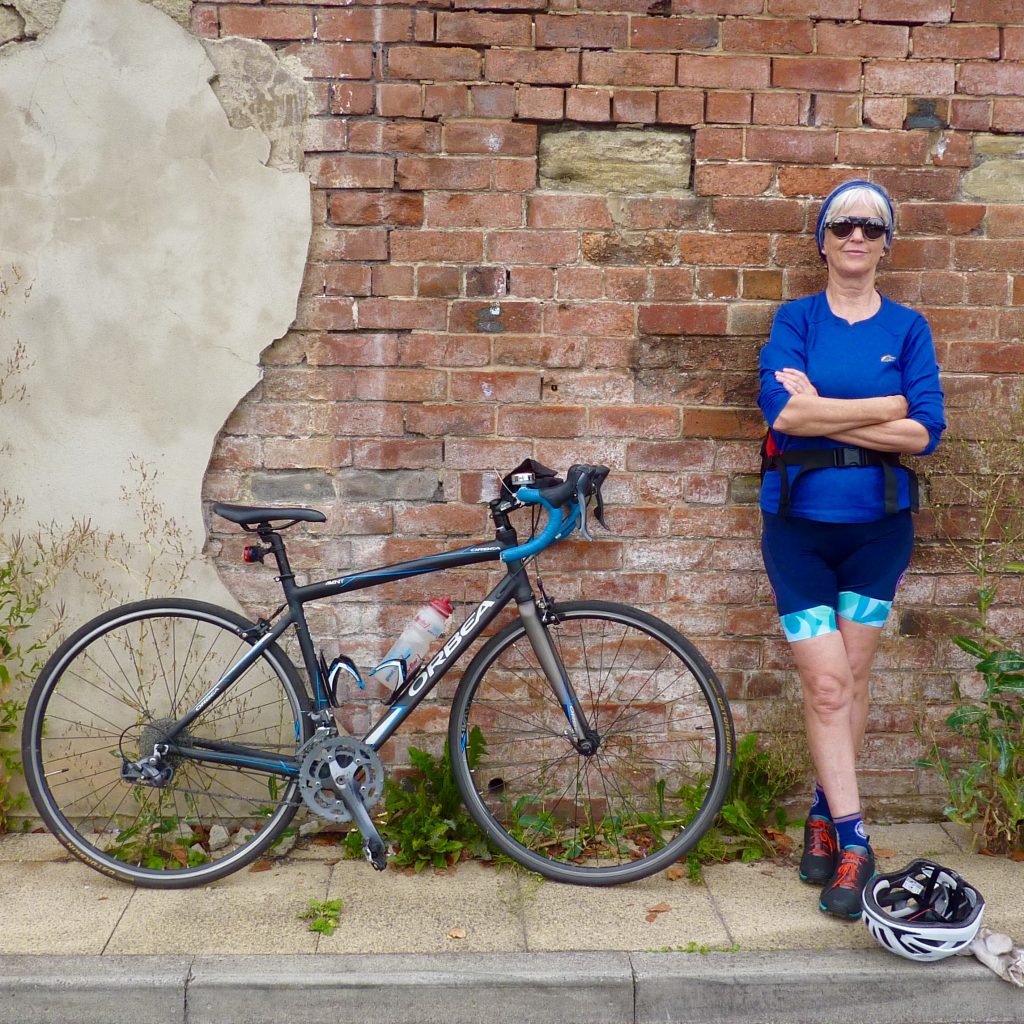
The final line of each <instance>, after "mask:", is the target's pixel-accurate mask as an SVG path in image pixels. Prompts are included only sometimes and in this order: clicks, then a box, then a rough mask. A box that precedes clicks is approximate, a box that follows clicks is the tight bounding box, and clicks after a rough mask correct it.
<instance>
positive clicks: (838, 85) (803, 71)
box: [771, 57, 861, 92]
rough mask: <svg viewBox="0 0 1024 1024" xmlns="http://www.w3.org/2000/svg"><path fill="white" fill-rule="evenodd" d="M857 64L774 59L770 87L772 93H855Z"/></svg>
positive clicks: (787, 58)
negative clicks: (773, 89) (777, 91)
mask: <svg viewBox="0 0 1024 1024" xmlns="http://www.w3.org/2000/svg"><path fill="white" fill-rule="evenodd" d="M860 72H861V65H860V61H859V60H836V59H834V58H833V59H826V58H824V57H775V58H774V59H773V60H772V76H771V77H772V80H771V84H772V86H773V87H775V88H776V89H812V90H815V91H819V90H824V91H827V92H859V91H860Z"/></svg>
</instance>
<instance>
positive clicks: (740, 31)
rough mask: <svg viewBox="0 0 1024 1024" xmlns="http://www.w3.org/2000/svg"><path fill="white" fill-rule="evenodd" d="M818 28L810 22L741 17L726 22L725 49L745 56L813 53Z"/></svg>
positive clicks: (804, 20)
mask: <svg viewBox="0 0 1024 1024" xmlns="http://www.w3.org/2000/svg"><path fill="white" fill-rule="evenodd" d="M813 36H814V28H813V25H812V24H811V22H810V20H808V19H803V18H801V19H799V20H793V21H790V20H786V21H782V20H777V19H775V18H737V19H735V20H730V21H726V22H723V23H722V49H723V50H740V51H742V52H745V53H757V54H763V53H810V52H811V50H812V49H813V48H814V39H813Z"/></svg>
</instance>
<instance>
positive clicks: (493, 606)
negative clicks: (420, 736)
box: [363, 574, 522, 750]
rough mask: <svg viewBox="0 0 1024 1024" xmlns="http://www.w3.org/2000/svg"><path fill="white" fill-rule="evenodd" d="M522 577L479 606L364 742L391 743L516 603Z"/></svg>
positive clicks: (506, 582)
mask: <svg viewBox="0 0 1024 1024" xmlns="http://www.w3.org/2000/svg"><path fill="white" fill-rule="evenodd" d="M517 575H518V574H510V575H508V576H506V577H505V578H504V579H503V580H502V581H501V582H500V583H499V584H498V585H497V586H496V587H495V588H494V589H493V590H492V591H491V592H490V593H489V594H488V595H487V597H485V598H484V599H483V601H481V602H480V604H479V605H477V607H476V609H475V610H474V611H473V613H472V614H471V615H469V616H467V618H466V620H465V622H463V623H462V625H461V626H460V627H459V628H458V630H457V631H456V632H455V633H454V634H452V636H451V637H450V638H449V639H448V641H447V642H446V643H445V645H444V647H442V648H441V650H439V651H438V652H437V653H436V654H435V655H434V656H433V657H432V658H431V659H430V661H428V662H427V663H426V665H424V666H423V668H422V669H420V671H419V672H417V673H416V675H415V676H414V677H413V679H412V682H411V683H410V684H409V685H408V687H407V688H406V689H405V691H404V692H403V693H402V694H401V695H400V696H399V698H398V703H396V704H394V705H393V706H392V707H391V708H390V710H389V711H388V713H387V714H386V715H385V716H384V717H383V718H382V719H381V720H380V721H379V722H378V723H377V724H376V725H375V726H374V727H373V728H372V729H371V730H370V731H369V732H368V733H367V734H366V736H365V737H364V739H363V742H364V743H365V744H366V745H367V746H369V747H372V748H373V749H374V750H379V749H380V747H381V746H383V745H384V743H386V742H387V741H388V739H389V738H390V737H391V736H392V735H393V734H394V732H395V731H396V730H397V729H398V727H399V726H400V725H401V724H402V722H403V721H404V720H405V718H406V717H407V716H408V715H409V714H410V713H411V712H412V710H413V709H414V708H415V707H416V705H417V704H419V702H420V701H421V700H423V698H424V697H425V696H426V695H427V694H428V693H429V692H430V691H431V690H432V689H433V688H434V687H435V686H436V685H437V683H438V682H439V681H440V679H441V677H442V676H443V675H444V674H445V673H446V672H447V671H448V669H449V668H451V666H452V665H453V664H454V663H455V662H456V661H458V659H459V658H460V657H461V656H462V654H463V653H464V652H465V651H466V648H468V647H469V646H470V645H471V644H472V643H473V642H474V641H475V640H476V639H477V637H478V636H480V634H481V633H482V632H483V630H484V629H486V628H487V626H488V625H489V624H490V623H491V622H492V621H493V620H494V619H495V618H496V617H497V615H498V614H499V613H500V612H501V610H502V609H503V608H504V607H505V606H506V605H507V604H508V603H509V601H511V600H512V597H513V596H514V595H515V593H516V590H517V589H518V588H519V587H521V586H522V583H521V582H520V581H518V580H517V578H516V577H517Z"/></svg>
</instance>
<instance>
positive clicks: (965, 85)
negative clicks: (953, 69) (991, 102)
mask: <svg viewBox="0 0 1024 1024" xmlns="http://www.w3.org/2000/svg"><path fill="white" fill-rule="evenodd" d="M957 87H958V89H959V90H960V91H961V92H966V93H970V94H971V95H975V96H1020V95H1021V94H1022V93H1024V64H1010V63H1006V62H1003V63H999V64H961V65H960V74H959V78H958V82H957ZM950 92H952V89H950Z"/></svg>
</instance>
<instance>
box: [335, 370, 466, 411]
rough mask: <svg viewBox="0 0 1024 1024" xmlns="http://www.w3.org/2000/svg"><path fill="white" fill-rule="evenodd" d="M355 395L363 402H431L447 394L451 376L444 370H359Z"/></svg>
mask: <svg viewBox="0 0 1024 1024" xmlns="http://www.w3.org/2000/svg"><path fill="white" fill-rule="evenodd" d="M355 382H356V398H358V399H360V400H361V401H378V402H382V401H390V402H430V401H434V400H436V399H438V398H442V397H444V393H445V390H446V388H447V383H448V379H447V376H446V374H445V373H444V371H443V370H421V369H411V370H396V369H394V368H389V369H386V370H385V369H377V368H376V367H374V368H372V369H365V370H357V371H356V374H355Z"/></svg>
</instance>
